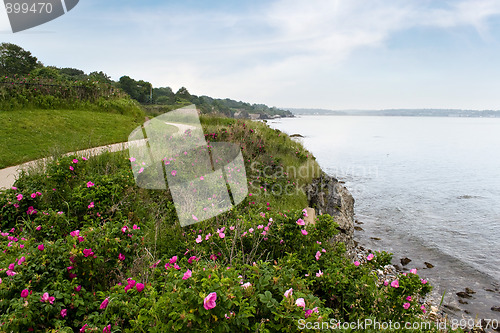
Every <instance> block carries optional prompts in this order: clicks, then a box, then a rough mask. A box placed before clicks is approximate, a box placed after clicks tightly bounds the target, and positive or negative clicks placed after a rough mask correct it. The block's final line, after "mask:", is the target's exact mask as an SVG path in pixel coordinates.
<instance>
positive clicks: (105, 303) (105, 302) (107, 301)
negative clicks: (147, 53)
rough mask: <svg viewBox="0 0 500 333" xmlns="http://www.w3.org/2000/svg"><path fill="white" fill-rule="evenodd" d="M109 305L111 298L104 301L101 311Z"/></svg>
mask: <svg viewBox="0 0 500 333" xmlns="http://www.w3.org/2000/svg"><path fill="white" fill-rule="evenodd" d="M108 304H109V298H106V299H105V300H104V301H102V303H101V306H99V309H101V310H103V309H106V307H107V306H108Z"/></svg>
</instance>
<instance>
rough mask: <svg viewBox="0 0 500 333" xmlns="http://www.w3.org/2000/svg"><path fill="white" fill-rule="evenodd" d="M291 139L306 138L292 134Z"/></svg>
mask: <svg viewBox="0 0 500 333" xmlns="http://www.w3.org/2000/svg"><path fill="white" fill-rule="evenodd" d="M290 137H291V138H303V137H304V136H303V135H300V134H292V135H290Z"/></svg>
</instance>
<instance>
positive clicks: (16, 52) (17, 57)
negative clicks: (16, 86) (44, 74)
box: [0, 43, 39, 76]
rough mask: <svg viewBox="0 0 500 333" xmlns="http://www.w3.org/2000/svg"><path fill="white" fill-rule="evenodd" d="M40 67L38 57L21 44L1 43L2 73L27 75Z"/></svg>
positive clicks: (0, 65)
mask: <svg viewBox="0 0 500 333" xmlns="http://www.w3.org/2000/svg"><path fill="white" fill-rule="evenodd" d="M37 67H39V64H38V59H37V58H36V57H34V56H32V55H31V52H29V51H26V50H25V49H23V48H22V47H20V46H17V45H15V44H11V43H2V44H0V74H1V75H4V76H9V75H14V74H18V75H25V74H28V73H30V72H31V71H32V70H34V69H35V68H37Z"/></svg>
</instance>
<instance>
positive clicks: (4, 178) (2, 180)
mask: <svg viewBox="0 0 500 333" xmlns="http://www.w3.org/2000/svg"><path fill="white" fill-rule="evenodd" d="M165 124H167V125H172V126H175V127H177V128H178V129H179V131H178V132H177V133H179V134H181V133H185V131H187V130H194V129H196V128H197V127H196V126H192V125H186V124H176V123H170V122H165ZM146 142H147V139H143V140H135V141H130V142H120V143H115V144H110V145H105V146H100V147H95V148H89V149H84V150H79V151H76V152H70V153H66V154H64V155H63V156H70V155H78V156H85V157H91V156H96V155H100V154H102V153H104V152H111V153H112V152H117V151H122V150H125V149H128V147H129V145H130V144H134V145H138V146H142V145H144V144H146ZM51 159H52V158H51V157H49V158H41V159H38V160H34V161H30V162H26V163H23V164H19V165H15V166H11V167H8V168H5V169H1V170H0V190H1V189H8V188H11V187H12V186H13V185H14V183H15V181H16V179H17V178H18V177H19V175H20V174H21V172H22V171H23V170H24V171H28V170H29V169H31V168H34V167H37V168H40V167H42V168H44V167H45V165H46V164H47V162H50V160H51Z"/></svg>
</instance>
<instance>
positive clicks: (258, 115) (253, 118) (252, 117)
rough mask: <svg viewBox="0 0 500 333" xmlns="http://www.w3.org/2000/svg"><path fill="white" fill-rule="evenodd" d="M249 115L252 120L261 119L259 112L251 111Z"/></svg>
mask: <svg viewBox="0 0 500 333" xmlns="http://www.w3.org/2000/svg"><path fill="white" fill-rule="evenodd" d="M249 116H250V119H252V120H257V119H260V114H258V113H250V114H249Z"/></svg>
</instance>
